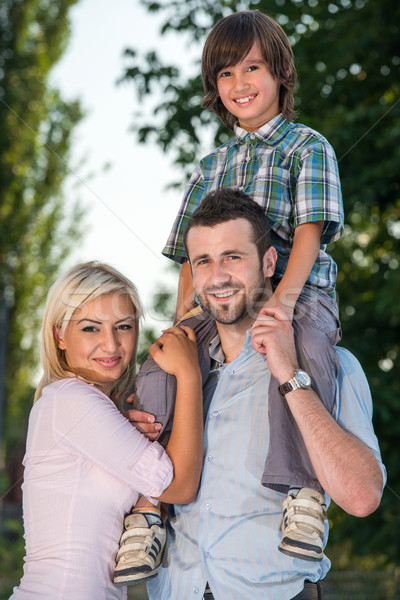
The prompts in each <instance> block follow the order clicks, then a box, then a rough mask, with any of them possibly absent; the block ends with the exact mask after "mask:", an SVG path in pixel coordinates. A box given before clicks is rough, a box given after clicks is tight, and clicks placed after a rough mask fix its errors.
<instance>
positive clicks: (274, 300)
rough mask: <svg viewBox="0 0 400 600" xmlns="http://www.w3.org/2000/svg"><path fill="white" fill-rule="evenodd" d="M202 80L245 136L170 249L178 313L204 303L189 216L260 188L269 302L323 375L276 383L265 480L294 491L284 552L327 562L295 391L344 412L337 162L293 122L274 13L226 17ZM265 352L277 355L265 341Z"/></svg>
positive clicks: (212, 170)
mask: <svg viewBox="0 0 400 600" xmlns="http://www.w3.org/2000/svg"><path fill="white" fill-rule="evenodd" d="M202 77H203V84H204V89H205V97H204V101H203V105H204V106H205V107H206V108H209V109H211V110H213V111H214V112H215V113H216V114H217V116H218V117H219V118H220V119H221V121H222V122H223V123H224V124H225V125H226V126H227V127H228V128H229V129H231V130H232V131H233V132H234V134H235V135H234V137H233V138H231V139H230V140H229V141H228V142H226V143H225V144H223V145H222V146H220V147H219V148H217V149H216V150H214V152H212V153H211V154H210V155H208V156H206V157H205V158H203V159H202V160H201V161H200V164H199V166H198V167H197V169H196V170H195V171H194V173H193V175H192V177H191V178H190V181H189V184H188V188H187V190H186V193H185V195H184V198H183V202H182V205H181V207H180V210H179V212H178V215H177V218H176V220H175V223H174V226H173V229H172V231H171V234H170V236H169V238H168V241H167V244H166V246H165V248H164V250H163V254H164V255H165V256H168V257H169V258H171V259H173V260H175V261H177V262H181V263H183V264H182V269H181V275H180V282H179V291H178V300H177V312H176V317H177V320H178V319H180V318H181V317H182V316H183V315H184V314H185V313H186V312H187V311H188V310H189V309H190V308H191V306H192V302H193V286H192V280H191V274H190V267H189V264H188V263H187V262H186V254H185V249H184V245H183V234H184V230H185V225H186V222H187V220H188V218H189V217H190V215H191V214H192V213H193V212H194V210H195V209H196V208H197V206H198V205H199V204H200V203H201V202H202V200H203V198H204V196H205V195H206V194H207V193H208V192H210V191H213V190H215V189H218V188H221V187H230V188H237V189H239V190H242V191H243V192H245V193H246V194H250V195H251V196H252V197H253V198H254V199H255V200H256V201H257V202H258V203H259V204H260V205H261V206H262V207H263V208H264V210H265V213H266V216H267V217H268V219H269V222H270V226H271V230H272V231H271V237H272V244H273V245H274V246H275V247H276V249H277V251H278V262H277V267H276V273H275V279H274V293H273V295H272V297H271V298H270V299H269V300H268V302H267V303H266V305H265V306H269V307H272V306H274V307H275V306H280V307H282V308H283V309H284V310H285V312H286V314H287V317H288V319H289V320H292V319H294V321H293V325H294V328H295V331H296V336H297V351H298V354H299V357H300V362H301V364H302V368H303V369H305V370H306V371H309V372H310V374H311V381H310V377H309V376H308V374H307V373H306V372H305V371H302V370H300V371H297V372H296V373H295V374H294V376H293V378H292V379H291V380H290V382H288V384H286V386H281V387H280V388H279V386H278V384H277V382H276V381H275V380H272V381H271V385H270V388H269V394H268V397H269V418H270V419H271V423H273V424H274V426H273V427H271V439H270V450H269V452H268V456H267V460H266V465H265V470H264V473H263V477H262V484H263V485H265V486H268V487H271V488H273V489H275V490H277V491H279V492H283V493H285V494H288V495H287V498H286V499H285V500H284V518H283V523H282V530H283V539H282V541H281V543H280V545H279V549H280V550H281V551H282V552H283V553H286V554H289V555H291V556H295V557H298V558H303V559H305V560H312V561H319V560H321V558H322V555H323V552H322V531H323V521H324V519H325V518H326V514H325V506H324V496H323V490H322V488H321V486H320V484H319V482H318V480H317V478H316V476H315V473H314V471H313V469H312V466H311V463H310V461H309V458H308V455H307V452H306V449H305V447H304V442H303V440H302V437H301V434H300V432H299V431H298V428H297V427H296V426H295V424H294V423H292V422H291V419H290V414H289V411H288V409H287V405H286V401H285V399H284V395H285V393H287V392H289V391H290V390H292V389H296V388H301V387H309V386H310V383H311V384H312V386H313V387H314V388H315V389H316V391H317V392H318V395H319V396H320V398H321V399H322V401H323V402H324V404H325V406H326V407H327V408H328V410H329V411H330V412H332V410H333V402H334V397H335V383H336V375H337V368H338V366H337V358H336V355H335V351H334V348H333V345H334V344H336V343H337V342H338V341H339V339H340V323H339V319H338V313H337V307H336V303H335V301H334V296H335V282H336V265H335V263H334V262H333V261H332V259H331V258H330V257H329V256H328V255H327V254H326V253H325V246H326V244H327V243H329V242H332V241H335V240H336V239H338V238H339V237H340V235H341V233H342V230H343V224H342V223H343V210H342V197H341V191H340V182H339V175H338V170H337V163H336V158H335V155H334V152H333V150H332V148H331V146H330V145H329V144H328V142H327V141H326V140H325V139H324V138H323V137H322V136H321V135H320V134H319V133H317V132H315V131H313V130H311V129H310V128H308V127H306V126H304V125H300V124H295V123H293V122H292V119H293V118H294V110H293V107H294V99H293V89H294V85H295V82H296V71H295V67H294V60H293V53H292V50H291V47H290V43H289V40H288V39H287V37H286V35H285V33H284V32H283V30H282V29H281V28H280V27H279V25H278V24H277V23H275V21H273V20H272V19H271V18H269V17H268V16H266V15H264V14H262V13H259V12H256V11H245V12H239V13H234V14H231V15H229V16H228V17H226V18H224V19H223V20H222V21H220V22H219V23H218V24H217V25H216V26H215V27H214V28H213V29H212V31H211V32H210V34H209V36H208V38H207V40H206V44H205V47H204V51H203V57H202ZM260 308H261V307H260ZM256 350H258V351H259V352H261V353H264V354H265V351H264V349H263V348H262V347H260V348H256ZM277 447H278V448H279V450H278V451H277ZM132 535H133V533H132Z"/></svg>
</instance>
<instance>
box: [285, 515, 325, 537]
mask: <svg viewBox="0 0 400 600" xmlns="http://www.w3.org/2000/svg"><path fill="white" fill-rule="evenodd" d="M307 527H308V528H309V529H311V530H312V531H316V532H317V533H319V534H320V535H323V534H324V532H325V527H324V524H323V522H321V521H320V520H319V519H315V518H314V517H312V516H310V515H289V516H288V517H287V519H285V526H284V531H285V533H286V532H287V531H288V530H294V529H303V528H307Z"/></svg>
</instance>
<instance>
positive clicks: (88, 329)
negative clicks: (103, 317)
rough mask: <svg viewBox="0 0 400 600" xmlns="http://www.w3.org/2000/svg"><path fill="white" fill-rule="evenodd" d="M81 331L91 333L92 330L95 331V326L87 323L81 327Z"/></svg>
mask: <svg viewBox="0 0 400 600" xmlns="http://www.w3.org/2000/svg"><path fill="white" fill-rule="evenodd" d="M82 331H85V332H86V333H93V332H94V331H97V327H94V325H87V326H86V327H83V329H82Z"/></svg>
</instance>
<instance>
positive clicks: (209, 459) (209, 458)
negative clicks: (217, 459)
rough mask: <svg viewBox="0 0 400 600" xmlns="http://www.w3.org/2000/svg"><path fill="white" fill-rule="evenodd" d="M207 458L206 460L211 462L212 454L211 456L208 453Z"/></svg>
mask: <svg viewBox="0 0 400 600" xmlns="http://www.w3.org/2000/svg"><path fill="white" fill-rule="evenodd" d="M207 460H208V462H212V461H213V460H214V457H213V456H211V454H209V455H208V456H207Z"/></svg>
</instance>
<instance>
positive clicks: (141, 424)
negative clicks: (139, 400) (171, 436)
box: [124, 394, 162, 442]
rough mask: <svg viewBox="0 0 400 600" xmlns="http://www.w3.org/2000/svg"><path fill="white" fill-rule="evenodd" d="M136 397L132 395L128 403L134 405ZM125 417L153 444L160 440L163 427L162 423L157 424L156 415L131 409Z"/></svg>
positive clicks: (125, 413)
mask: <svg viewBox="0 0 400 600" xmlns="http://www.w3.org/2000/svg"><path fill="white" fill-rule="evenodd" d="M134 397H135V394H131V395H130V396H129V397H128V398H127V399H126V402H128V403H129V404H132V403H133V400H134ZM124 417H125V418H126V419H128V421H129V422H130V423H132V425H133V426H134V427H136V429H137V430H138V431H140V433H143V435H144V436H145V437H147V439H148V440H150V441H152V442H153V441H154V440H156V439H157V438H158V436H159V434H160V431H161V428H162V425H161V423H156V422H155V421H156V420H155V417H154V415H152V414H150V413H147V412H145V411H143V410H136V409H130V410H127V411H126V412H124Z"/></svg>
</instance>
